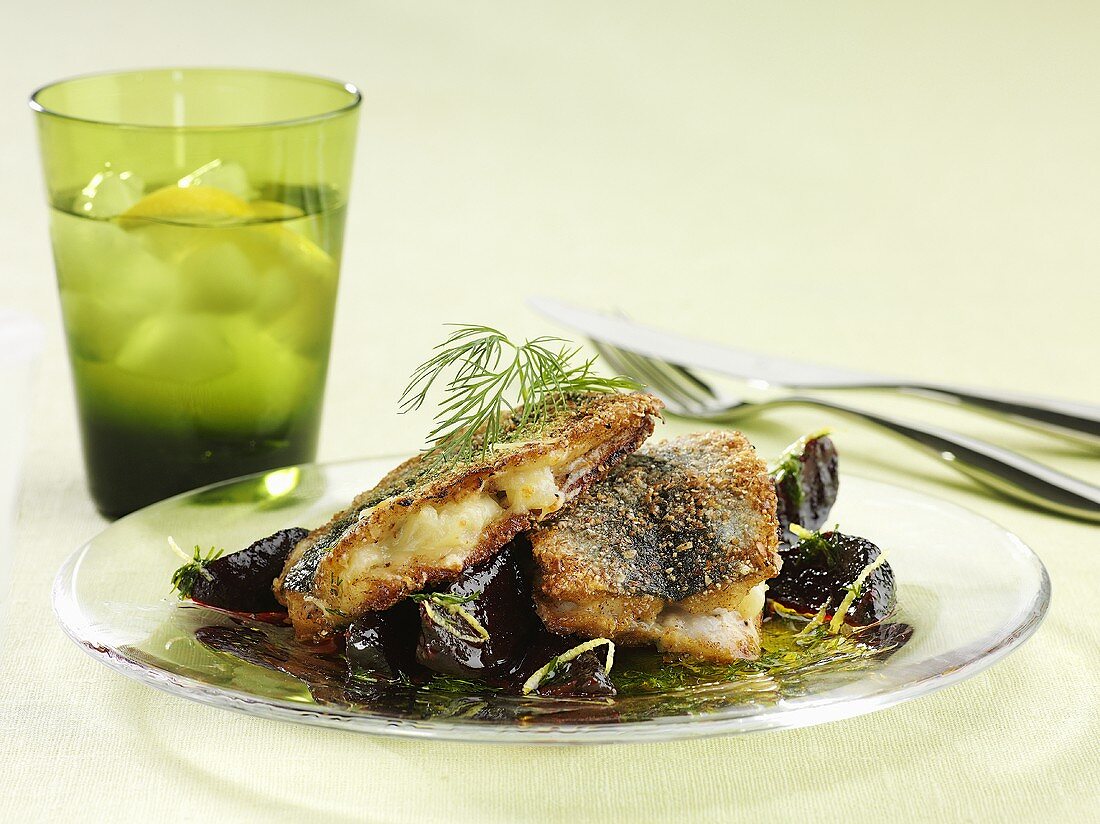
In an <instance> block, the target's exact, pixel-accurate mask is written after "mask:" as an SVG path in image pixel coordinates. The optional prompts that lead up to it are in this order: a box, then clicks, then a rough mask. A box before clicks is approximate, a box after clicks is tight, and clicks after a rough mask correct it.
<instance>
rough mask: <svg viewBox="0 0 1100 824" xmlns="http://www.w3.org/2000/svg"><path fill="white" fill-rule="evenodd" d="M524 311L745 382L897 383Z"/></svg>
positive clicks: (597, 317) (563, 313)
mask: <svg viewBox="0 0 1100 824" xmlns="http://www.w3.org/2000/svg"><path fill="white" fill-rule="evenodd" d="M528 305H529V306H530V307H531V308H532V309H534V310H535V311H536V312H538V313H539V314H540V315H542V316H543V317H546V318H548V319H550V320H552V321H555V322H556V323H560V324H561V325H563V326H568V327H570V328H573V329H577V330H579V331H581V332H583V333H584V334H585V335H587V336H589V337H591V338H596V339H597V340H601V341H606V342H608V343H610V344H613V345H615V346H620V347H622V348H624V349H629V350H631V351H633V352H638V353H639V354H642V355H648V356H649V357H652V358H660V359H661V360H664V361H668V362H670V363H675V364H679V365H680V366H695V367H698V368H700V369H708V370H710V371H712V372H718V373H719V374H723V375H729V376H731V377H735V378H742V379H744V380H752V381H759V382H763V383H766V384H768V385H773V386H791V387H795V386H797V387H804V388H807V389H809V388H822V389H823V388H827V387H853V386H862V387H872V386H884V385H885V386H890V385H894V384H897V383H898V381H897V380H896V379H894V378H890V377H886V376H883V375H875V374H873V373H870V372H858V371H855V370H851V369H841V368H838V367H833V366H822V365H819V364H811V363H806V362H803V361H796V360H790V359H788V358H783V357H778V356H774V355H763V354H761V353H759V352H749V351H746V350H744V349H737V348H735V347H732V346H726V345H724V344H718V343H712V342H709V341H704V340H699V339H697V338H691V337H688V336H686V335H680V334H677V333H676V332H667V331H665V330H663V329H658V328H657V327H655V326H649V325H646V324H642V323H637V322H636V321H633V320H628V319H627V318H624V317H616V316H615V315H607V314H604V313H602V312H595V311H592V310H590V309H582V308H580V307H576V306H571V305H570V304H568V303H564V302H562V301H559V300H555V299H554V298H545V297H532V298H530V299H528Z"/></svg>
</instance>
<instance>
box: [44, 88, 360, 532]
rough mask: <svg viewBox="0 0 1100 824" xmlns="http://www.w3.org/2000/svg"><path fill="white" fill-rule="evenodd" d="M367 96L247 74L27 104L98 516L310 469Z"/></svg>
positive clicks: (77, 91)
mask: <svg viewBox="0 0 1100 824" xmlns="http://www.w3.org/2000/svg"><path fill="white" fill-rule="evenodd" d="M359 102H360V94H359V92H358V91H357V90H356V89H355V88H354V87H353V86H350V85H348V84H345V83H339V82H335V81H332V80H327V79H323V78H318V77H311V76H306V75H299V74H289V73H282V72H269V71H254V70H238V69H159V70H154V71H133V72H122V73H115V74H101V75H92V76H86V77H79V78H75V79H72V80H65V81H61V82H59V83H55V84H52V85H48V86H45V87H43V88H41V89H39V90H38V91H36V92H35V93H34V94H33V96H32V97H31V107H32V109H34V111H35V113H36V116H35V119H36V121H37V126H38V136H39V143H40V147H41V153H42V163H43V168H44V172H45V179H46V189H47V193H48V198H49V205H50V237H51V242H52V245H53V254H54V263H55V268H56V270H57V282H58V287H59V290H60V295H61V309H62V316H63V319H64V324H65V332H66V336H67V339H68V347H69V357H70V362H71V365H72V375H73V381H74V384H75V389H76V398H77V406H78V412H79V417H80V425H81V434H82V439H83V446H84V458H85V465H86V470H87V477H88V485H89V489H90V492H91V495H92V497H93V499H94V500H95V503H96V506H97V507H98V508H99V510H100V512H102V513H103V514H104V515H106V516H108V517H117V516H120V515H123V514H125V513H127V512H131V511H133V510H135V509H137V508H139V507H141V506H144V505H145V504H147V503H150V502H152V501H156V500H159V499H161V498H164V497H167V496H169V495H172V494H174V493H177V492H181V491H184V490H187V489H191V488H194V487H196V486H201V485H203V484H207V483H211V482H213V481H217V480H221V479H224V478H229V477H233V476H236V475H241V474H245V473H250V472H258V471H262V470H267V469H272V468H275V467H281V466H286V465H290V464H297V463H303V462H308V461H311V460H313V458H314V456H315V453H316V444H317V434H318V426H319V423H320V414H321V404H322V398H323V395H324V388H325V376H326V372H327V369H328V355H329V346H330V340H331V333H332V321H333V313H334V311H335V303H336V293H337V280H338V276H339V268H340V255H341V249H342V246H343V236H344V217H345V213H346V209H347V200H348V185H349V181H350V176H351V167H352V157H353V154H354V148H355V136H356V125H357V120H358V108H359Z"/></svg>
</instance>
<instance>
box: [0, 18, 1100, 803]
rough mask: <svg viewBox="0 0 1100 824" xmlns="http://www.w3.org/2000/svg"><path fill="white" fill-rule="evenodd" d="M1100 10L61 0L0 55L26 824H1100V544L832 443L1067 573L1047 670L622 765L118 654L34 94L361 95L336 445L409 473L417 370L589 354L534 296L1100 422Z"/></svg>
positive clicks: (1009, 667) (1039, 654) (9, 33)
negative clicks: (282, 76) (78, 643)
mask: <svg viewBox="0 0 1100 824" xmlns="http://www.w3.org/2000/svg"><path fill="white" fill-rule="evenodd" d="M1098 35H1100V6H1097V5H1096V4H1093V3H1071V2H1058V3H1045V4H1038V3H938V2H937V3H907V4H902V3H879V2H867V3H829V2H817V3H811V2H807V3H753V4H748V3H707V4H703V3H666V4H655V3H616V4H608V3H549V2H548V3H537V4H534V3H478V2H473V3H440V4H438V5H437V4H425V3H396V2H395V3H373V2H332V3H325V4H302V3H297V4H291V3H286V2H278V3H272V2H257V1H256V0H247V2H234V3H225V2H212V1H211V0H193V1H192V2H189V3H186V4H184V5H181V4H178V3H172V4H169V3H161V2H136V0H126V2H103V3H98V4H85V3H79V4H78V3H71V4H61V3H58V2H41V3H36V4H32V5H30V6H26V7H24V8H22V9H21V11H20V14H19V19H18V22H17V23H16V24H14V25H10V26H4V27H3V29H2V30H0V68H2V69H3V73H2V75H0V77H3V80H2V85H0V94H2V95H3V97H2V103H3V105H2V106H0V133H2V134H3V135H4V146H5V151H4V152H0V180H3V181H4V197H5V198H6V200H7V208H5V209H3V210H2V212H0V249H3V250H4V254H3V257H2V258H0V271H2V277H0V305H14V306H16V307H19V308H23V309H27V310H30V311H31V312H33V313H35V314H37V315H38V316H40V317H41V318H42V320H43V321H44V322H45V323H46V326H47V329H48V340H47V347H46V351H45V355H44V358H43V362H42V368H41V370H40V376H39V377H40V379H39V381H38V386H37V392H36V396H35V414H34V421H33V426H32V432H31V442H30V445H29V455H28V464H27V469H26V474H25V479H24V487H25V488H24V495H23V499H22V505H21V510H20V516H19V526H18V536H17V546H16V553H17V558H16V569H15V580H14V586H13V592H12V597H11V603H10V604H9V606H10V610H9V618H8V621H7V625H6V626H5V627H4V631H5V632H6V636H7V640H6V642H5V643H4V644H3V645H0V672H2V679H0V728H2V729H3V730H4V734H3V741H4V745H3V747H2V750H3V752H4V769H3V770H0V810H4V811H5V813H8V814H9V815H11V816H12V819H13V820H20V819H32V820H58V819H65V820H68V821H84V820H97V819H101V818H102V810H103V809H104V808H108V809H109V810H110V811H111V813H112V815H113V816H114V817H115V819H116V820H129V819H135V820H195V821H200V820H201V821H212V820H250V819H260V818H262V819H263V820H266V821H281V820H286V821H303V820H311V819H316V818H320V819H323V820H333V821H344V820H369V821H414V820H415V821H441V822H465V821H477V822H497V821H502V822H503V821H517V820H537V821H555V820H561V821H570V822H579V821H587V820H599V821H612V820H633V821H678V822H679V821H684V822H686V821H734V820H737V821H745V820H761V821H773V820H786V819H791V820H799V821H815V820H824V819H832V818H836V819H840V818H843V819H844V820H848V821H853V822H861V821H867V822H872V821H883V820H895V821H908V820H925V819H926V820H935V821H954V820H999V819H1014V820H1020V821H1033V820H1046V819H1057V820H1061V821H1082V820H1089V819H1090V818H1091V819H1094V820H1095V819H1096V818H1097V817H1098V813H1097V800H1098V796H1100V789H1098V784H1100V778H1098V774H1100V707H1098V702H1100V698H1098V697H1097V696H1098V695H1100V691H1098V690H1097V686H1096V685H1097V682H1098V681H1100V630H1098V629H1097V625H1098V624H1097V621H1096V620H1095V619H1094V618H1093V617H1090V615H1089V610H1090V609H1095V607H1096V604H1097V597H1098V596H1097V593H1100V541H1098V536H1100V530H1097V528H1096V527H1089V526H1085V525H1081V524H1076V523H1072V522H1069V521H1064V520H1058V519H1055V518H1051V517H1048V516H1046V515H1042V514H1037V513H1034V512H1030V511H1025V510H1023V509H1019V508H1016V507H1013V506H1011V505H1008V504H1006V503H1004V502H1003V501H1001V500H999V499H994V498H992V497H988V496H986V495H984V494H983V493H981V492H979V491H977V490H976V489H975V488H974V487H972V486H971V485H970V484H969V483H968V482H966V481H964V480H962V479H960V478H957V477H956V476H955V475H954V474H953V473H951V471H950V470H949V469H945V468H943V467H941V466H939V465H938V464H936V463H935V462H933V461H932V460H930V459H926V458H924V457H922V456H920V455H918V454H917V453H914V452H910V451H908V450H907V449H905V448H904V447H901V446H898V445H896V444H895V442H893V441H892V440H888V439H886V438H885V437H883V436H880V435H878V434H876V433H874V432H872V431H869V430H866V429H863V428H860V427H858V426H855V425H851V424H848V423H846V422H844V421H839V420H838V421H833V420H832V419H831V418H830V417H829V416H828V415H824V414H821V413H815V412H810V411H791V412H777V413H775V414H772V415H769V416H768V417H767V419H766V420H763V421H759V422H757V423H755V424H754V425H753V426H752V427H751V429H750V430H749V434H750V436H751V437H752V438H753V439H754V440H755V441H756V442H757V444H758V445H759V446H760V448H761V450H762V451H764V452H765V453H767V452H770V451H773V450H775V449H777V448H778V447H779V446H780V445H781V444H782V443H783V442H785V441H787V440H789V439H790V438H792V437H794V436H795V435H797V434H798V433H800V432H801V431H802V430H804V429H806V428H809V427H812V426H817V425H820V424H823V423H825V424H829V423H831V424H834V425H835V427H836V430H837V440H838V441H839V443H840V447H841V449H842V450H843V466H844V467H845V469H846V470H848V471H851V472H858V473H860V474H864V475H869V476H873V477H878V478H884V479H886V480H891V481H894V482H896V483H900V484H903V485H905V486H909V487H912V488H916V489H920V490H923V491H928V492H932V493H934V494H939V495H943V496H945V497H948V498H950V499H952V500H955V501H957V502H959V503H961V504H963V505H964V506H969V507H971V508H973V509H975V510H977V511H979V512H981V513H983V514H985V515H988V516H989V517H991V518H993V519H995V520H997V521H999V522H1001V523H1003V524H1004V525H1005V526H1006V527H1008V528H1010V529H1012V530H1013V531H1015V532H1017V533H1018V534H1019V535H1020V536H1021V537H1022V538H1023V539H1024V540H1025V541H1027V542H1028V543H1029V544H1031V545H1032V546H1033V547H1034V548H1035V549H1036V551H1037V552H1039V554H1040V555H1041V556H1042V557H1043V559H1044V561H1045V562H1046V563H1047V565H1048V567H1049V569H1050V572H1051V577H1052V580H1053V585H1054V593H1055V594H1054V606H1053V608H1052V611H1051V613H1050V615H1049V617H1048V619H1047V621H1046V623H1045V624H1044V625H1043V627H1042V628H1041V629H1040V630H1039V632H1038V634H1037V635H1036V636H1035V637H1034V638H1033V639H1032V640H1031V641H1029V642H1028V643H1027V644H1026V645H1025V646H1024V647H1023V648H1022V649H1021V650H1020V651H1019V652H1018V653H1016V654H1014V655H1013V656H1011V657H1010V658H1009V659H1007V660H1005V661H1004V662H1003V663H1001V664H999V665H998V666H996V667H995V668H994V669H992V670H990V671H988V672H987V673H985V674H983V675H980V676H978V677H977V678H975V679H973V680H971V681H968V682H965V683H963V684H961V685H958V686H955V687H952V688H951V689H949V690H946V691H944V692H942V693H939V694H936V695H934V696H931V697H928V698H924V699H921V700H918V701H915V702H912V703H909V704H905V705H903V706H899V707H896V708H894V709H891V710H887V711H885V712H881V713H877V714H875V715H871V716H867V717H864V718H860V719H855V720H852V721H846V722H842V723H837V724H832V725H828V726H823V727H817V728H812V729H806V730H800V731H795V732H783V733H771V734H757V735H752V736H748V737H741V738H734V739H718V740H706V741H692V742H684V743H678V744H665V745H646V746H638V747H616V748H610V749H609V748H596V749H558V750H552V749H522V748H484V747H473V746H466V745H455V744H449V745H432V744H426V743H414V742H405V741H388V740H382V739H371V738H366V737H361V736H355V735H351V734H342V733H338V732H332V731H326V730H314V729H307V728H301V727H295V726H290V725H285V724H279V723H274V722H269V721H261V720H257V719H251V718H247V717H244V716H238V715H232V714H229V713H225V712H220V711H216V710H212V709H209V708H205V707H201V706H198V705H194V704H191V703H188V702H185V701H182V700H179V699H176V698H171V697H167V696H163V695H161V694H159V693H155V692H153V691H151V690H149V689H146V688H144V687H141V686H139V685H137V684H134V683H131V682H129V681H126V680H124V679H122V678H121V677H120V676H117V675H114V674H112V673H110V672H108V671H107V670H106V669H104V668H103V667H101V666H99V665H97V664H94V663H93V662H92V661H90V660H88V659H87V658H85V657H84V656H83V655H82V654H81V653H80V652H79V651H78V650H77V649H76V648H75V647H74V646H72V645H71V644H69V643H68V642H67V641H66V640H65V639H64V638H63V637H62V635H61V633H60V631H59V630H58V629H57V628H56V626H55V625H54V623H53V619H52V616H51V614H50V611H49V607H48V601H47V599H48V591H49V583H50V579H51V577H52V575H53V573H54V571H55V569H56V568H57V566H58V565H59V564H60V562H61V559H62V558H63V557H64V556H65V555H66V554H67V553H68V552H70V551H71V550H72V549H73V548H74V547H75V546H76V545H78V544H79V543H80V542H82V541H83V540H85V539H87V538H88V537H90V536H91V535H93V534H95V533H96V532H97V531H98V530H99V529H100V528H101V527H102V522H101V521H100V519H99V518H98V517H97V516H96V515H95V513H94V511H93V509H92V506H91V504H90V502H89V501H88V499H87V497H86V496H85V494H84V490H83V479H82V477H81V469H80V461H79V445H78V441H77V433H76V427H75V416H74V412H73V404H72V397H71V391H70V389H69V383H68V372H67V366H66V364H65V360H64V353H63V347H62V343H61V336H60V323H59V317H58V309H57V301H56V296H55V294H54V288H53V284H52V280H51V278H52V274H51V266H50V260H49V254H48V248H49V247H48V241H47V237H46V212H45V205H44V198H43V196H42V187H41V184H40V180H39V176H38V170H37V158H36V154H35V150H34V143H33V130H32V127H31V115H30V112H29V111H27V110H26V109H25V107H24V102H23V98H24V96H25V94H26V93H27V92H28V91H29V90H30V89H31V88H32V87H34V86H35V85H37V84H39V83H42V82H46V81H49V80H52V79H55V78H57V77H61V76H65V75H68V74H74V73H79V72H84V71H89V70H94V69H110V68H124V67H135V66H144V65H158V64H166V63H184V64H187V63H193V64H229V65H256V66H264V67H272V68H286V69H299V70H306V71H315V72H320V73H325V74H329V75H334V76H338V77H341V78H344V79H348V80H351V81H354V82H356V83H358V84H359V85H361V86H362V88H363V90H364V93H365V103H364V108H363V112H362V122H361V130H360V134H361V136H360V150H359V151H360V154H359V161H358V165H357V169H356V180H355V188H354V190H353V194H352V205H351V213H350V217H349V226H348V243H347V248H346V255H345V262H344V273H345V275H344V282H343V284H342V287H341V289H342V291H341V303H340V309H339V313H338V318H337V329H336V339H335V348H334V354H333V361H332V369H331V379H330V391H329V396H328V402H327V408H326V415H325V425H324V430H323V436H322V457H323V458H325V459H336V458H345V457H354V456H359V455H364V454H370V453H378V452H393V451H396V450H402V449H412V448H415V446H416V445H417V438H418V435H419V433H420V431H421V430H422V428H423V425H424V423H425V422H424V420H423V419H422V418H421V419H417V418H411V417H406V418H399V417H397V416H395V415H394V414H393V409H394V401H395V398H396V396H397V395H398V393H399V392H400V388H401V385H402V383H403V379H404V377H405V376H406V374H407V373H408V371H409V370H410V368H411V367H412V366H413V365H414V363H415V362H416V361H417V360H418V359H419V357H420V356H421V355H422V354H423V352H424V350H425V349H426V347H427V346H428V345H429V344H430V343H431V342H433V341H435V340H436V339H437V338H438V336H439V324H440V323H442V322H445V321H451V320H474V321H481V322H491V323H499V324H501V325H503V326H505V327H507V328H508V329H509V330H512V331H514V332H517V333H520V334H533V333H539V332H545V331H556V330H553V329H551V328H550V327H548V326H547V325H545V324H543V323H542V322H540V321H539V320H538V319H537V318H536V317H535V316H533V315H532V314H530V313H529V312H528V311H527V310H526V309H525V308H524V306H523V298H524V297H525V296H526V295H528V294H531V293H537V292H538V293H555V294H561V295H568V296H571V297H573V298H574V299H576V300H577V301H580V302H584V303H587V304H591V305H593V306H603V307H618V308H622V309H624V310H627V311H629V312H630V313H631V314H633V315H635V316H636V317H638V318H643V319H646V320H650V321H652V322H655V323H659V324H661V325H664V326H668V327H671V328H679V329H683V330H692V331H695V332H697V333H702V334H706V335H708V336H710V337H712V338H715V339H719V340H725V341H728V342H731V343H739V344H745V345H749V346H755V347H759V348H762V349H768V350H770V351H773V352H777V353H786V354H795V355H797V354H803V355H812V356H813V357H815V358H817V359H820V360H823V361H828V362H833V363H836V364H841V365H851V366H864V367H868V368H874V369H879V370H886V371H892V372H899V373H906V374H911V375H915V376H918V377H925V378H940V379H944V380H950V381H954V382H971V383H981V384H987V385H990V386H996V387H1003V388H1006V389H1016V390H1022V391H1030V392H1040V393H1049V394H1057V395H1067V396H1075V397H1078V398H1081V399H1084V400H1088V401H1092V402H1094V403H1097V402H1100V379H1098V378H1097V367H1096V362H1097V359H1098V356H1100V345H1098V327H1100V324H1098V321H1097V309H1098V307H1100V287H1098V282H1100V280H1098V274H1097V271H1098V264H1100V231H1098V230H1097V227H1098V225H1100V160H1098V157H1100V154H1098V152H1100V103H1098V101H1100V59H1098V57H1097V55H1098V54H1100V52H1098V50H1097V42H1098ZM864 402H865V403H866V404H868V405H874V406H875V408H877V409H881V410H887V411H892V412H895V413H897V414H899V415H900V414H905V415H908V416H910V417H922V418H924V419H925V420H928V421H932V422H936V423H941V424H947V425H950V426H955V427H957V428H959V429H961V430H964V431H966V432H969V433H971V434H975V435H979V436H983V437H987V438H989V439H996V440H999V441H1000V442H1002V443H1004V444H1006V445H1008V446H1011V447H1014V448H1018V449H1021V450H1024V451H1027V452H1028V453H1029V454H1031V455H1033V456H1035V457H1038V458H1040V459H1043V460H1047V461H1049V462H1051V463H1054V464H1056V465H1058V466H1060V467H1062V468H1064V469H1066V470H1068V471H1074V472H1077V473H1079V474H1082V475H1084V476H1086V477H1090V478H1091V479H1093V480H1100V471H1098V467H1097V463H1098V462H1097V460H1096V453H1092V454H1091V455H1088V454H1085V453H1081V452H1075V451H1073V450H1072V448H1070V447H1068V446H1066V445H1065V444H1062V443H1060V442H1057V441H1053V440H1048V439H1044V438H1041V437H1039V436H1035V435H1031V434H1028V433H1024V432H1021V431H1016V430H1014V429H1011V428H1008V427H1005V426H1001V425H997V424H993V423H990V422H987V421H985V420H984V419H981V418H976V417H975V418H971V417H966V416H963V415H960V414H959V413H957V412H954V411H952V410H946V409H943V408H940V407H934V406H930V405H927V404H922V403H919V402H917V401H913V400H911V401H905V402H902V401H898V400H892V399H889V398H886V397H868V398H866V399H864Z"/></svg>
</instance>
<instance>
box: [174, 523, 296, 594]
mask: <svg viewBox="0 0 1100 824" xmlns="http://www.w3.org/2000/svg"><path fill="white" fill-rule="evenodd" d="M307 534H309V533H308V531H307V530H305V529H302V528H300V527H294V528H293V529H281V530H279V531H278V532H276V533H275V534H274V535H269V536H267V537H266V538H261V539H260V540H258V541H256V543H254V544H252V545H251V546H248V547H246V548H245V549H242V550H240V551H239V552H234V553H233V554H231V555H223V556H221V557H220V558H215V559H214V560H213V561H209V562H205V563H203V565H202V568H201V571H200V572H199V573H198V575H197V576H196V580H195V585H194V587H193V588H192V589H191V600H192V601H194V602H195V603H196V604H202V605H203V606H209V607H215V608H216V609H224V610H228V611H230V612H244V613H250V614H256V613H269V612H286V607H284V606H283V605H282V604H280V603H279V602H278V601H276V600H275V594H274V593H273V592H272V590H271V585H272V583H274V581H275V579H276V578H277V577H278V576H279V573H281V572H282V571H283V565H284V564H285V563H286V559H287V556H289V555H290V551H291V550H292V549H294V545H295V544H297V543H298V542H299V541H300V540H302V538H304V537H305V536H306V535H307Z"/></svg>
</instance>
